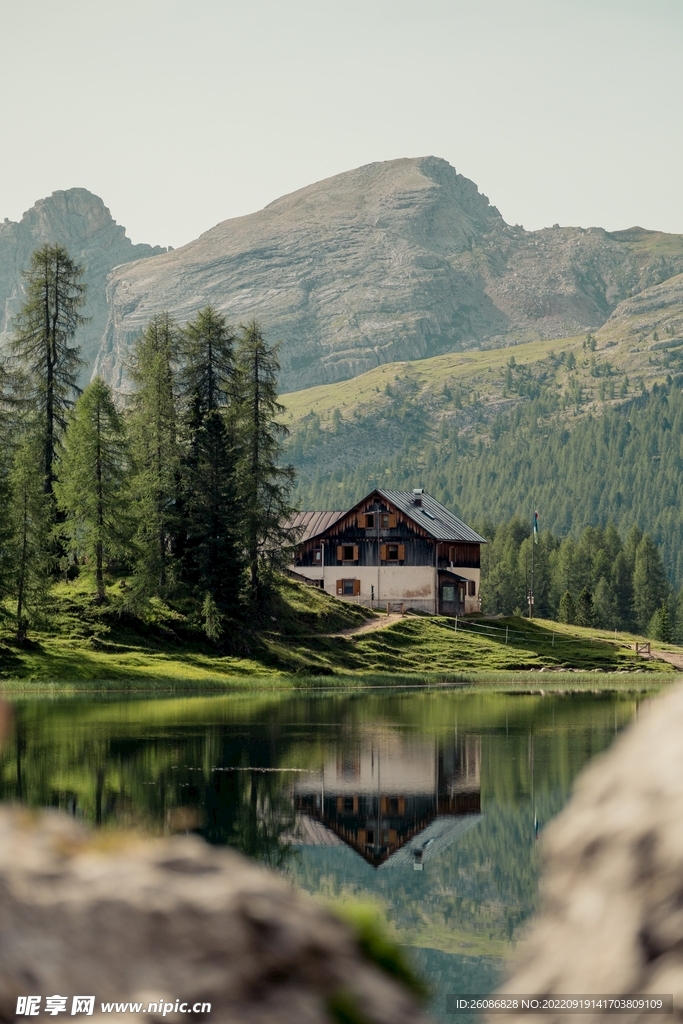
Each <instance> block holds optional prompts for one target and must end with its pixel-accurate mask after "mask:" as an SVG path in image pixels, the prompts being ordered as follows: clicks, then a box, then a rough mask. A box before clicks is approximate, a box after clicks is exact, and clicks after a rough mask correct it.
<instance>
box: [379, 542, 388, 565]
mask: <svg viewBox="0 0 683 1024" xmlns="http://www.w3.org/2000/svg"><path fill="white" fill-rule="evenodd" d="M379 557H380V561H381V562H386V560H387V546H386V544H380V546H379Z"/></svg>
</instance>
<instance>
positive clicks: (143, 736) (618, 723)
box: [0, 692, 638, 1019]
mask: <svg viewBox="0 0 683 1024" xmlns="http://www.w3.org/2000/svg"><path fill="white" fill-rule="evenodd" d="M637 713H638V708H637V700H636V699H635V698H633V697H616V696H605V697H601V696H595V695H586V696H572V697H552V696H546V697H530V696H519V697H514V696H513V697H511V696H504V695H499V694H488V695H483V696H477V695H472V694H457V693H453V694H448V693H443V692H439V693H434V692H422V693H412V692H400V693H395V692H393V693H386V692H382V693H381V694H378V693H377V692H374V693H372V694H367V693H366V694H363V695H338V694H337V695H334V696H306V697H301V696H289V695H284V696H281V695H273V694H260V695H258V696H231V697H185V698H177V699H176V698H171V699H163V698H156V699H154V700H144V699H143V700H130V699H103V698H98V699H97V700H93V699H88V698H85V699H84V698H79V699H58V700H30V701H28V700H27V701H17V702H15V703H14V704H13V705H12V706H11V707H9V706H7V705H6V706H4V708H3V709H2V714H1V715H0V734H1V735H2V737H3V739H2V747H1V748H0V799H4V800H17V799H19V800H21V801H23V802H25V803H27V804H30V805H32V806H52V807H61V808H63V809H64V810H66V811H68V812H69V813H71V814H74V815H77V816H79V817H82V818H84V819H87V820H88V821H91V822H93V823H96V824H99V825H102V826H103V827H108V826H109V827H111V826H120V825H124V826H131V825H133V826H136V827H139V828H143V829H145V830H147V831H150V832H156V833H159V832H170V831H183V830H187V829H195V830H197V831H199V832H200V833H201V834H202V835H204V836H205V837H206V839H208V840H209V842H212V843H217V844H230V845H231V846H235V847H237V848H239V849H240V850H242V851H243V852H244V853H246V854H248V855H249V856H252V857H256V858H259V859H261V860H263V861H266V862H267V863H269V864H271V865H273V866H275V867H277V868H278V869H279V870H281V871H284V872H286V873H288V874H289V875H290V876H291V877H292V878H293V879H294V881H295V883H296V884H297V885H299V886H301V887H302V888H304V889H306V890H308V891H309V892H312V893H315V894H318V895H321V896H324V897H327V898H331V899H341V900H348V899H354V900H360V901H362V902H364V903H368V902H371V903H373V904H374V905H375V906H376V907H377V909H378V911H379V912H380V913H381V914H382V916H383V917H384V919H385V921H386V922H387V925H388V927H389V928H390V929H391V930H392V931H393V932H394V934H395V935H396V937H397V938H398V939H399V941H401V942H402V943H403V944H405V945H406V946H407V947H409V950H410V955H411V956H412V957H413V960H414V961H415V963H416V964H417V966H418V968H419V970H420V971H421V972H422V973H423V975H425V976H426V978H427V981H428V983H429V985H430V987H431V991H432V993H433V1002H432V1010H433V1012H434V1013H435V1015H436V1016H437V1017H440V1016H441V1015H442V1011H443V1001H444V997H445V995H446V993H449V992H451V993H466V992H486V991H489V990H490V989H491V988H492V987H493V986H495V984H496V982H497V981H498V979H499V978H500V976H501V973H502V971H504V969H505V960H506V958H507V957H508V956H509V955H510V952H511V951H512V949H513V945H514V941H515V938H516V936H517V934H518V932H519V929H520V927H521V926H522V925H523V923H524V921H525V920H526V919H527V917H528V916H529V914H530V913H531V911H532V910H533V908H534V904H535V900H536V891H537V872H538V863H537V860H538V858H537V835H538V833H539V832H540V831H542V829H543V828H544V826H545V825H546V824H547V823H548V822H549V821H550V820H551V818H552V817H553V816H554V815H555V814H557V813H558V811H559V810H560V809H561V808H562V806H563V805H564V804H565V802H566V800H567V798H568V796H569V793H570V790H571V786H572V783H573V780H574V778H575V776H576V774H577V773H578V772H579V771H580V769H581V768H582V767H583V766H584V765H585V764H586V762H587V761H588V760H589V759H590V758H591V757H593V756H594V755H595V754H597V753H598V752H599V751H601V750H603V749H605V748H606V747H607V746H608V745H609V744H610V743H611V742H612V740H613V739H614V736H615V734H616V733H617V732H618V731H619V730H620V729H622V728H624V727H625V726H626V725H628V724H629V723H630V722H631V721H632V720H633V719H634V717H635V716H636V715H637ZM451 1019H452V1018H451Z"/></svg>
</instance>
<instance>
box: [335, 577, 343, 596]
mask: <svg viewBox="0 0 683 1024" xmlns="http://www.w3.org/2000/svg"><path fill="white" fill-rule="evenodd" d="M337 593H338V594H343V593H344V580H337Z"/></svg>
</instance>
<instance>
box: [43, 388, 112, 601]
mask: <svg viewBox="0 0 683 1024" xmlns="http://www.w3.org/2000/svg"><path fill="white" fill-rule="evenodd" d="M126 463H127V451H126V440H125V436H124V427H123V419H122V417H121V416H120V414H119V412H118V411H117V409H116V407H115V405H114V401H113V399H112V394H111V390H110V389H109V387H108V386H107V385H106V384H105V383H104V381H103V380H102V378H101V377H96V378H95V379H94V380H93V381H92V383H91V384H89V385H88V387H87V388H86V389H85V391H84V392H83V394H82V395H81V397H80V398H79V399H78V401H77V403H76V406H75V408H74V410H73V413H72V414H71V417H70V420H69V424H68V427H67V430H66V434H65V436H64V443H63V450H62V455H61V458H60V461H59V464H58V471H57V474H58V475H57V479H56V481H55V494H56V497H57V503H58V506H59V508H60V509H61V510H62V511H63V512H64V514H65V523H64V527H63V530H64V533H65V535H66V536H67V537H68V539H69V544H70V547H71V548H72V550H74V551H76V552H78V553H80V554H84V555H86V556H87V558H88V560H89V561H91V562H92V564H93V565H94V568H95V586H96V592H97V601H98V602H100V603H101V602H103V601H104V600H105V599H106V593H105V586H104V564H105V561H106V560H107V559H109V558H111V557H112V556H114V555H116V554H117V553H120V552H122V551H123V550H124V549H125V546H126V540H127V530H126V525H127V501H126V493H125V473H126Z"/></svg>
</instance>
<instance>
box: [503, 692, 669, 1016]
mask: <svg viewBox="0 0 683 1024" xmlns="http://www.w3.org/2000/svg"><path fill="white" fill-rule="evenodd" d="M543 848H544V852H545V856H546V858H547V868H546V874H545V881H544V885H543V908H542V912H541V914H540V916H539V918H538V919H537V920H536V922H535V924H534V925H533V928H532V931H531V934H530V937H529V939H528V941H527V943H526V945H525V946H524V947H523V949H522V952H521V955H520V959H519V962H518V965H517V968H516V971H515V973H514V975H513V976H512V978H511V979H510V980H509V981H508V982H507V984H506V985H505V987H504V991H505V992H508V993H519V994H522V993H529V994H531V993H548V994H562V995H573V994H580V993H585V994H595V993H604V994H612V995H615V994H620V993H623V994H627V993H643V994H645V993H650V994H655V993H657V994H669V995H671V994H673V998H674V1015H675V1017H677V1018H678V1019H679V1020H680V1019H681V1018H683V910H682V907H683V690H682V689H678V690H677V691H675V692H674V693H672V694H671V695H669V696H667V697H665V698H663V699H661V700H656V701H654V702H653V705H652V707H651V708H650V709H648V710H647V711H646V712H645V713H644V714H643V713H642V712H641V718H640V720H639V721H638V723H637V725H636V726H635V727H633V728H632V729H631V730H630V731H629V732H628V733H627V734H626V735H625V736H624V737H623V738H621V739H620V740H619V741H618V742H617V743H616V744H615V745H614V747H613V748H612V749H611V750H610V752H609V753H607V754H606V755H604V756H603V757H600V758H598V759H596V761H595V762H594V763H593V765H592V767H590V768H589V769H588V770H587V771H586V772H585V773H584V774H583V776H582V777H581V780H580V782H579V784H578V786H577V789H576V792H575V794H574V796H573V798H572V800H571V802H570V804H569V806H568V807H567V809H566V810H565V811H564V813H563V814H561V815H560V816H559V818H558V819H557V820H556V821H555V822H554V823H553V824H552V825H551V826H550V827H549V828H548V830H547V833H546V834H545V835H544V837H543ZM548 1016H549V1017H553V1018H554V1017H555V1016H557V1020H558V1022H561V1021H564V1020H566V1016H564V1015H562V1014H557V1015H554V1014H550V1015H548ZM592 1016H593V1019H594V1020H597V1019H598V1018H599V1017H600V1014H598V1013H596V1014H594V1015H592ZM499 1019H500V1018H498V1017H492V1018H491V1020H499ZM515 1019H516V1020H519V1019H520V1018H519V1017H516V1018H515ZM522 1019H523V1020H525V1021H526V1020H527V1017H526V1016H523V1017H522ZM532 1019H533V1020H536V1021H537V1020H538V1016H537V1015H534V1016H533V1017H532V1016H529V1017H528V1020H529V1021H531V1020H532ZM544 1019H545V1020H547V1019H548V1017H544ZM580 1019H581V1020H582V1021H583V1022H585V1024H590V1021H591V1015H590V1014H589V1015H582V1016H581V1018H580ZM627 1019H628V1020H629V1021H634V1022H637V1021H638V1020H641V1019H642V1021H646V1020H649V1021H652V1020H653V1019H659V1018H653V1017H652V1015H649V1016H648V1015H646V1014H641V1015H638V1014H634V1015H629V1016H628V1018H627Z"/></svg>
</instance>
